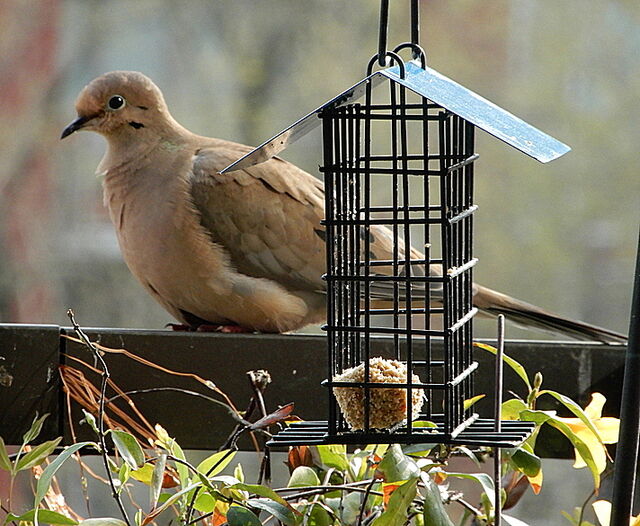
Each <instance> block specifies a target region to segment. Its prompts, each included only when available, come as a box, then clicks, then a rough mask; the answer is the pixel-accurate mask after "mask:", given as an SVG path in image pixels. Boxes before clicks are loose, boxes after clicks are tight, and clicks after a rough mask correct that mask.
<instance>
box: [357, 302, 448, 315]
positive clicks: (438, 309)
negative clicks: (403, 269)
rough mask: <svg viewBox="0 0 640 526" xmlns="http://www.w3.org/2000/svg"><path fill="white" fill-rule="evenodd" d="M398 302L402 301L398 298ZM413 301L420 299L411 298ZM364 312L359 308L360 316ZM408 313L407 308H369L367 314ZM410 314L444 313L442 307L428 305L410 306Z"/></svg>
mask: <svg viewBox="0 0 640 526" xmlns="http://www.w3.org/2000/svg"><path fill="white" fill-rule="evenodd" d="M399 301H400V302H403V301H402V300H399ZM413 301H414V302H419V301H420V300H416V299H414V300H413ZM365 313H366V311H365V310H360V311H359V314H360V315H361V316H362V315H364V314H365ZM407 313H409V311H408V310H407V309H400V308H398V309H371V310H370V311H369V314H371V315H372V316H376V315H378V316H382V315H390V314H407ZM410 313H411V314H443V313H444V309H443V308H442V307H429V308H426V309H425V308H424V307H420V308H412V309H411V310H410Z"/></svg>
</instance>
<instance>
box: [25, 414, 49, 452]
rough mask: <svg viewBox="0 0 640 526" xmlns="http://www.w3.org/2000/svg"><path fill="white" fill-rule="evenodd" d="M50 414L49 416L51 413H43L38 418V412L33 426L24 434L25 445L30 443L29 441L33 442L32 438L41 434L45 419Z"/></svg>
mask: <svg viewBox="0 0 640 526" xmlns="http://www.w3.org/2000/svg"><path fill="white" fill-rule="evenodd" d="M48 416H49V413H46V414H44V415H42V416H41V417H40V418H38V414H37V413H36V416H35V418H34V419H33V422H32V424H31V427H30V428H29V430H28V431H27V432H26V433H25V434H24V435H22V445H23V446H25V445H26V444H28V443H29V442H31V441H32V440H34V439H35V438H37V437H38V435H39V434H40V431H42V425H43V424H44V421H45V419H46V418H47V417H48Z"/></svg>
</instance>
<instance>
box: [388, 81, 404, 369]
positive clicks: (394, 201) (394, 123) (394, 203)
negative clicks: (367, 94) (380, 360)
mask: <svg viewBox="0 0 640 526" xmlns="http://www.w3.org/2000/svg"><path fill="white" fill-rule="evenodd" d="M389 87H390V90H391V91H390V94H389V95H390V103H391V120H390V124H391V158H392V159H391V167H392V170H393V174H392V176H391V186H392V188H391V208H392V209H393V212H392V217H393V225H392V231H393V267H392V273H393V275H394V276H398V273H399V271H398V260H399V259H400V258H399V254H400V238H399V235H398V211H399V206H400V205H399V201H398V192H399V189H398V188H399V187H398V113H397V108H398V105H397V99H396V90H397V84H396V83H395V82H390V83H389ZM405 220H406V217H405ZM399 296H400V283H399V282H398V281H393V327H394V328H396V329H397V328H398V327H400V316H399V310H400V297H399ZM406 316H407V315H406V314H405V318H406ZM393 348H394V351H395V355H396V360H400V359H401V357H400V335H399V334H398V333H397V332H395V333H394V335H393Z"/></svg>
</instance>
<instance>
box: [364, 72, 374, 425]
mask: <svg viewBox="0 0 640 526" xmlns="http://www.w3.org/2000/svg"><path fill="white" fill-rule="evenodd" d="M364 118H365V124H364V220H363V223H364V230H365V236H364V276H365V278H368V277H369V276H370V274H371V235H370V234H371V118H372V115H371V83H367V87H366V89H365V114H364ZM370 345H371V283H370V281H369V279H365V281H364V357H363V358H364V377H365V382H367V383H368V382H369V354H370V351H371V346H370ZM370 403H371V389H370V388H369V386H368V385H366V386H365V388H364V430H365V432H366V431H369V405H370Z"/></svg>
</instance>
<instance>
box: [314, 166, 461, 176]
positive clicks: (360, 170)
mask: <svg viewBox="0 0 640 526" xmlns="http://www.w3.org/2000/svg"><path fill="white" fill-rule="evenodd" d="M319 171H320V172H321V173H326V172H331V173H335V174H341V173H346V174H355V175H367V174H368V175H415V176H422V177H424V176H425V175H426V176H431V177H446V176H448V175H449V174H448V173H447V172H444V173H443V172H442V171H440V170H423V169H413V168H406V169H404V168H403V169H393V168H378V167H375V166H370V167H369V168H365V167H364V166H357V167H353V166H340V165H326V166H321V167H320V169H319Z"/></svg>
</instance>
